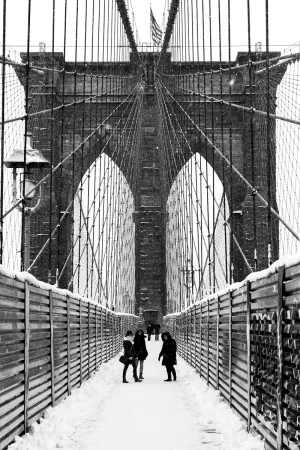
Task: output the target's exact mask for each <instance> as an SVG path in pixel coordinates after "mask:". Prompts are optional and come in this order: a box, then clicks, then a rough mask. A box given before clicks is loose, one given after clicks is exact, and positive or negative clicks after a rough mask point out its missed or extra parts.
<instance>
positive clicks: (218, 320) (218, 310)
mask: <svg viewBox="0 0 300 450" xmlns="http://www.w3.org/2000/svg"><path fill="white" fill-rule="evenodd" d="M219 300H220V299H219V296H218V295H217V336H216V338H217V355H216V389H217V390H218V389H219V346H220V333H219V326H220V301H219Z"/></svg>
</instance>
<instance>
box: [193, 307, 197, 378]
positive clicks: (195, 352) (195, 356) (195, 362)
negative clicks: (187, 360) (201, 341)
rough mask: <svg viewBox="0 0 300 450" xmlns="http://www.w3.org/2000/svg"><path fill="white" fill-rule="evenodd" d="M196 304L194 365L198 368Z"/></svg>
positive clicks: (195, 314) (195, 316)
mask: <svg viewBox="0 0 300 450" xmlns="http://www.w3.org/2000/svg"><path fill="white" fill-rule="evenodd" d="M196 309H197V308H196V306H195V305H194V339H195V342H194V367H195V369H197V335H196V331H197V327H196V321H197V313H196Z"/></svg>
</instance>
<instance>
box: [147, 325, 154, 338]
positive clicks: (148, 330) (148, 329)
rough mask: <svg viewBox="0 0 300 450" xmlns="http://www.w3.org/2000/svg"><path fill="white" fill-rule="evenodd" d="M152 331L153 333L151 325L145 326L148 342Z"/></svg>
mask: <svg viewBox="0 0 300 450" xmlns="http://www.w3.org/2000/svg"><path fill="white" fill-rule="evenodd" d="M152 331H153V325H152V323H149V325H147V334H148V341H151V334H152Z"/></svg>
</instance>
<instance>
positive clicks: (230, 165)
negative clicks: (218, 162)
mask: <svg viewBox="0 0 300 450" xmlns="http://www.w3.org/2000/svg"><path fill="white" fill-rule="evenodd" d="M163 86H164V88H165V89H166V91H167V92H168V94H169V96H170V98H171V99H172V100H173V102H174V103H176V104H177V105H178V106H179V108H180V109H181V110H182V111H183V113H184V114H185V115H186V116H187V118H188V119H189V121H190V122H191V123H192V124H193V126H194V127H195V128H196V130H198V131H199V133H200V134H201V135H202V137H203V138H204V139H205V140H206V141H207V143H208V144H209V145H210V146H211V147H212V149H213V150H214V151H215V152H216V153H217V154H218V155H219V156H220V157H221V158H222V159H223V160H224V161H225V163H226V164H227V165H228V167H232V171H233V172H235V173H236V174H237V175H238V177H239V178H240V179H241V180H242V181H243V182H244V183H245V184H246V185H247V186H248V187H249V188H250V189H251V190H252V193H253V195H256V196H257V197H258V198H259V200H260V201H261V202H262V203H263V204H264V205H265V206H268V202H267V201H266V200H265V198H264V197H263V196H262V195H260V194H259V192H258V191H257V190H256V189H255V188H254V187H253V186H252V184H251V183H249V181H248V180H247V179H246V178H245V177H244V176H243V175H242V174H241V173H240V171H239V170H238V169H237V168H236V167H235V166H234V165H233V164H231V163H230V161H229V160H228V159H227V158H226V156H225V155H224V154H223V153H222V151H221V150H220V149H219V148H218V147H217V146H216V145H215V144H214V143H213V142H212V141H211V139H210V138H209V137H208V136H207V135H206V134H205V133H204V132H203V131H202V130H201V129H200V128H199V126H198V125H197V124H196V123H195V121H194V120H193V119H192V117H191V116H190V115H189V114H188V113H187V112H186V111H185V109H184V108H183V107H182V106H181V104H180V103H179V102H178V101H177V100H176V99H175V98H174V97H173V96H172V94H171V93H170V91H169V90H168V89H167V87H166V86H165V85H163ZM270 209H271V213H272V214H273V215H274V216H275V217H276V218H277V219H278V220H279V221H280V222H281V223H282V224H283V225H284V226H285V227H286V228H287V229H288V230H289V231H290V233H291V234H292V235H293V236H294V237H295V238H296V239H297V240H298V241H300V237H299V236H298V234H297V233H296V232H295V231H294V230H293V229H292V228H291V227H290V226H289V225H288V224H287V223H286V221H285V220H284V219H282V217H281V216H280V215H279V214H278V213H277V212H276V211H275V209H274V208H272V207H271V208H270Z"/></svg>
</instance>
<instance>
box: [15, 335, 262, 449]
mask: <svg viewBox="0 0 300 450" xmlns="http://www.w3.org/2000/svg"><path fill="white" fill-rule="evenodd" d="M161 346H162V342H161V340H160V341H154V339H153V338H152V341H150V342H148V341H147V348H148V351H149V356H148V358H147V360H146V361H145V367H144V377H145V379H144V381H143V382H141V383H136V382H134V380H133V377H132V370H131V367H129V369H128V372H127V380H128V381H129V383H128V384H123V383H122V370H123V365H122V364H121V363H120V362H119V361H118V359H119V357H117V358H114V360H112V361H110V362H109V363H107V364H103V365H102V366H101V368H100V369H99V370H98V372H97V373H96V374H95V375H94V376H93V377H92V379H90V380H88V381H87V382H86V383H84V385H83V386H82V387H81V388H80V389H78V390H76V391H75V392H74V393H73V394H72V395H71V396H70V397H68V398H67V399H66V400H65V401H64V402H63V403H62V404H60V405H58V406H57V407H56V408H54V409H52V408H50V409H49V411H48V412H47V413H46V418H45V420H44V421H42V423H41V425H37V424H36V426H34V427H33V433H32V434H31V435H28V436H26V437H25V438H24V439H19V443H17V444H14V445H13V446H11V449H14V450H51V449H55V448H61V449H72V450H98V449H99V450H100V449H102V450H104V449H105V450H134V449H135V448H136V449H137V450H140V449H143V450H154V449H155V450H158V449H163V450H200V449H201V450H202V449H203V450H215V449H218V450H220V449H221V450H234V449H236V450H263V443H262V442H261V441H260V440H259V439H258V438H254V437H253V436H250V435H248V434H247V433H246V431H245V426H244V424H242V422H241V421H240V420H239V418H238V417H237V416H236V415H234V414H233V413H232V411H231V410H230V408H229V407H228V405H226V403H225V402H224V401H222V400H221V398H220V396H219V393H218V392H216V391H214V390H212V389H210V388H208V387H207V386H206V384H205V383H204V382H203V381H202V380H200V378H199V376H198V374H197V373H196V371H195V370H194V369H192V368H191V367H190V366H188V365H187V364H186V363H185V362H184V361H183V360H182V359H181V358H180V357H178V365H177V366H176V370H177V375H178V380H177V381H176V382H169V383H167V382H164V381H163V380H164V379H166V371H165V368H164V367H163V366H162V365H161V362H158V354H159V352H160V349H161Z"/></svg>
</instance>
